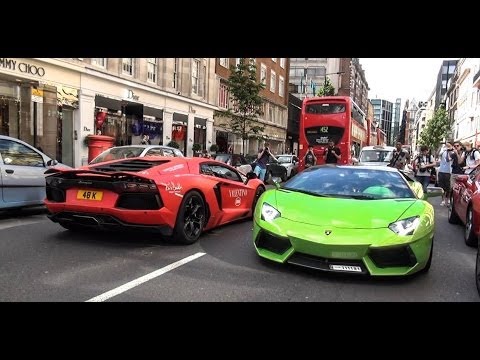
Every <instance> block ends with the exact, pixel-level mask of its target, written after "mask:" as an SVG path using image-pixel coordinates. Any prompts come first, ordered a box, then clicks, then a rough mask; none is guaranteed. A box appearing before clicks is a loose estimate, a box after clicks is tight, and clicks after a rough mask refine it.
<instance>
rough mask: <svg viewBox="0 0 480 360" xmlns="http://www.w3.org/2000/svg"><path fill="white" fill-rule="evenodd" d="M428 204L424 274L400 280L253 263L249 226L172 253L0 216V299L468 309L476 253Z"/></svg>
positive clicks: (141, 239)
mask: <svg viewBox="0 0 480 360" xmlns="http://www.w3.org/2000/svg"><path fill="white" fill-rule="evenodd" d="M431 201H432V203H433V204H435V208H436V214H435V216H436V233H435V247H434V258H433V262H432V267H431V269H430V272H429V273H428V274H426V275H419V276H413V277H411V278H407V279H391V278H382V279H378V278H370V277H358V276H352V275H343V274H340V275H339V274H327V273H323V272H319V271H312V270H305V269H302V268H297V267H294V266H290V265H287V266H282V265H277V264H273V263H269V262H266V261H263V260H261V259H260V258H258V257H257V256H256V254H255V251H254V248H253V246H252V239H251V229H252V222H251V221H243V222H239V223H235V224H231V225H227V226H224V227H222V228H220V229H217V230H214V231H211V232H209V233H206V234H204V235H203V236H202V237H201V239H200V241H199V242H198V243H196V244H194V245H190V246H179V245H175V244H171V243H169V242H166V241H164V240H161V239H160V238H156V237H154V236H152V235H147V236H145V235H142V234H139V233H135V234H124V233H122V234H109V233H96V232H90V233H81V234H80V233H71V232H69V231H67V230H64V229H63V228H61V227H60V226H59V225H57V224H54V223H52V222H50V221H49V220H48V219H47V218H46V216H45V214H44V212H43V211H42V210H33V211H32V210H30V211H26V212H15V213H13V214H10V213H8V212H3V213H1V212H0V289H1V290H0V301H21V302H25V301H40V302H43V301H55V302H83V301H122V302H139V301H141V302H152V301H154V302H157V301H165V302H169V301H180V302H189V301H259V302H263V301H354V302H356V301H401V302H403V301H408V302H411V301H433V302H437V301H438V302H443V301H450V302H457V301H474V302H478V301H480V297H479V296H478V294H477V290H476V287H475V279H474V270H475V256H476V249H473V248H469V247H467V246H466V245H465V244H464V242H463V237H462V231H463V228H462V227H460V226H454V225H450V224H448V222H447V218H446V216H447V209H446V208H444V207H440V206H439V205H438V204H439V203H440V200H439V199H438V198H435V199H431ZM192 255H193V256H194V258H191V256H192ZM189 257H190V258H189ZM179 261H181V262H180V263H178V262H179ZM172 264H173V265H172Z"/></svg>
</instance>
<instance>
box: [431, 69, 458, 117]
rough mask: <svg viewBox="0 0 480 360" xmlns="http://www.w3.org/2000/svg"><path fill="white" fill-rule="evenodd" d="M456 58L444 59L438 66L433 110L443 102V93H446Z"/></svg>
mask: <svg viewBox="0 0 480 360" xmlns="http://www.w3.org/2000/svg"><path fill="white" fill-rule="evenodd" d="M457 62H458V60H444V61H443V62H442V65H441V66H440V70H439V71H438V75H437V83H436V86H435V103H434V104H435V110H436V109H438V107H439V106H440V104H444V98H445V94H446V93H447V85H448V80H450V78H451V77H452V76H453V74H454V72H455V68H456V66H457Z"/></svg>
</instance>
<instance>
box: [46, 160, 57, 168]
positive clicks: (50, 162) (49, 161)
mask: <svg viewBox="0 0 480 360" xmlns="http://www.w3.org/2000/svg"><path fill="white" fill-rule="evenodd" d="M55 165H58V161H57V160H52V159H50V160H48V161H47V166H55Z"/></svg>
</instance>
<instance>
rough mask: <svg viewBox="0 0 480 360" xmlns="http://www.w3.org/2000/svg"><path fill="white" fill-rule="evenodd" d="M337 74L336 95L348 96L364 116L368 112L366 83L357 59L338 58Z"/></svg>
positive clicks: (363, 72)
mask: <svg viewBox="0 0 480 360" xmlns="http://www.w3.org/2000/svg"><path fill="white" fill-rule="evenodd" d="M337 65H338V70H336V71H332V72H333V73H337V72H339V73H340V74H338V79H339V84H340V86H339V88H338V95H340V96H350V97H351V98H352V99H353V101H354V102H355V103H356V104H357V105H358V106H359V107H360V109H362V111H363V112H364V113H365V114H366V113H367V111H368V91H369V90H370V88H369V87H368V82H367V80H366V77H365V71H364V70H363V69H362V65H361V64H360V61H359V59H358V58H340V59H339V61H338V62H337Z"/></svg>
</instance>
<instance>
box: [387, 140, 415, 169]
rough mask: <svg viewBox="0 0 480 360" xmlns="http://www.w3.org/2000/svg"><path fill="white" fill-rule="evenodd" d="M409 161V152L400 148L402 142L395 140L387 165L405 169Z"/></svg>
mask: <svg viewBox="0 0 480 360" xmlns="http://www.w3.org/2000/svg"><path fill="white" fill-rule="evenodd" d="M409 163H410V154H409V153H408V151H406V150H404V149H403V148H402V143H401V142H400V141H398V142H397V146H396V149H395V150H394V151H393V155H392V159H391V160H390V163H389V164H388V165H387V166H390V167H394V168H397V169H399V170H405V165H407V164H409Z"/></svg>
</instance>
